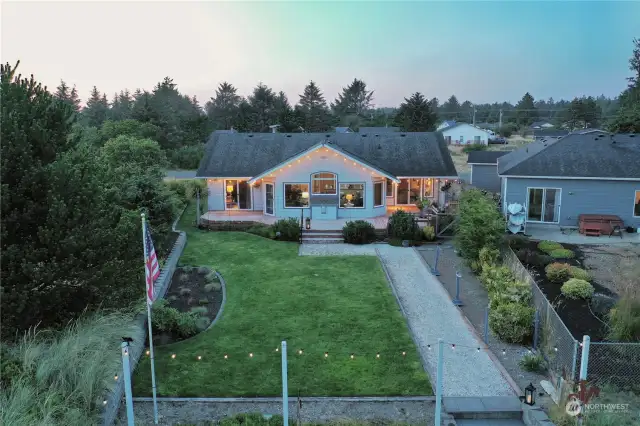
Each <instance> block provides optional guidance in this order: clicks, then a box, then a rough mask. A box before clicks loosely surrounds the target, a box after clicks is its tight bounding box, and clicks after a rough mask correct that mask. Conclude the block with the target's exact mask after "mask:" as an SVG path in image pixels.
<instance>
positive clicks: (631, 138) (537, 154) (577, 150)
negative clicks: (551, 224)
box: [498, 132, 640, 180]
mask: <svg viewBox="0 0 640 426" xmlns="http://www.w3.org/2000/svg"><path fill="white" fill-rule="evenodd" d="M498 173H499V174H501V175H507V176H531V177H538V176H558V177H564V178H572V177H592V178H618V179H629V178H631V179H638V180H640V135H634V134H616V135H607V134H604V133H598V132H595V133H586V134H575V133H572V134H570V135H568V136H565V137H563V138H560V139H556V140H551V141H540V142H533V143H530V144H529V145H527V146H525V147H522V148H520V149H518V150H517V151H513V152H512V153H510V154H507V155H505V156H503V157H500V158H499V159H498Z"/></svg>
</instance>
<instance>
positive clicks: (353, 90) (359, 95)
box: [331, 78, 373, 119]
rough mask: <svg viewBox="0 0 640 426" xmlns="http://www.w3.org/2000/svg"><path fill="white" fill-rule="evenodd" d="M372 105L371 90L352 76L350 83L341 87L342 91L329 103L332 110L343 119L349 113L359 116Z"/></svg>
mask: <svg viewBox="0 0 640 426" xmlns="http://www.w3.org/2000/svg"><path fill="white" fill-rule="evenodd" d="M372 105H373V91H369V90H368V89H367V84H366V83H365V82H364V81H362V80H358V79H357V78H354V79H353V81H352V82H351V84H349V85H348V86H347V87H343V88H342V93H339V94H338V97H337V98H336V100H335V101H334V102H333V104H332V105H331V108H332V109H333V111H334V112H335V113H336V114H337V115H338V116H339V117H340V118H341V119H344V118H345V117H347V116H350V115H356V116H361V115H363V114H365V113H366V112H367V111H369V110H370V109H371V107H372Z"/></svg>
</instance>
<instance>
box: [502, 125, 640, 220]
mask: <svg viewBox="0 0 640 426" xmlns="http://www.w3.org/2000/svg"><path fill="white" fill-rule="evenodd" d="M498 174H499V176H500V179H501V190H500V193H501V195H502V208H503V212H505V213H506V209H507V206H508V205H509V204H511V203H519V204H522V205H524V206H525V209H526V211H527V223H540V224H556V225H559V226H563V227H577V226H578V215H580V214H608V215H617V216H619V217H620V218H621V219H622V220H623V221H624V225H625V226H631V227H634V228H638V227H640V135H635V134H614V135H612V134H607V133H603V132H589V133H572V134H569V135H568V136H565V137H563V138H560V139H557V140H545V141H537V142H533V143H531V144H529V145H527V146H526V147H523V148H520V149H518V150H516V151H513V152H511V153H509V154H507V155H504V156H502V157H500V158H499V159H498Z"/></svg>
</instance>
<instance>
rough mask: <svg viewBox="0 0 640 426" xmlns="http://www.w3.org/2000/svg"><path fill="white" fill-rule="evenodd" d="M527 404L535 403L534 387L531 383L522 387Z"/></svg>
mask: <svg viewBox="0 0 640 426" xmlns="http://www.w3.org/2000/svg"><path fill="white" fill-rule="evenodd" d="M523 402H524V403H525V404H527V405H534V404H535V403H536V387H535V386H533V383H529V386H527V387H526V388H524V401H523Z"/></svg>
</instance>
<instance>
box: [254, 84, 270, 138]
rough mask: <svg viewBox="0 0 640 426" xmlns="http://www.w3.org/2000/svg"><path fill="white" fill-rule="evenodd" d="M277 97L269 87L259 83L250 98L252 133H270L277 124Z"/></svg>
mask: <svg viewBox="0 0 640 426" xmlns="http://www.w3.org/2000/svg"><path fill="white" fill-rule="evenodd" d="M275 100H276V96H275V94H274V93H273V90H271V89H270V88H269V87H267V86H265V85H264V84H262V83H259V84H258V85H257V86H256V87H255V88H254V89H253V93H252V94H251V96H249V99H248V101H249V105H251V109H252V114H251V121H250V126H249V127H250V129H251V131H252V132H262V133H265V132H270V131H271V129H270V128H269V126H271V125H273V124H277V123H276V122H275V121H276V110H275Z"/></svg>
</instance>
